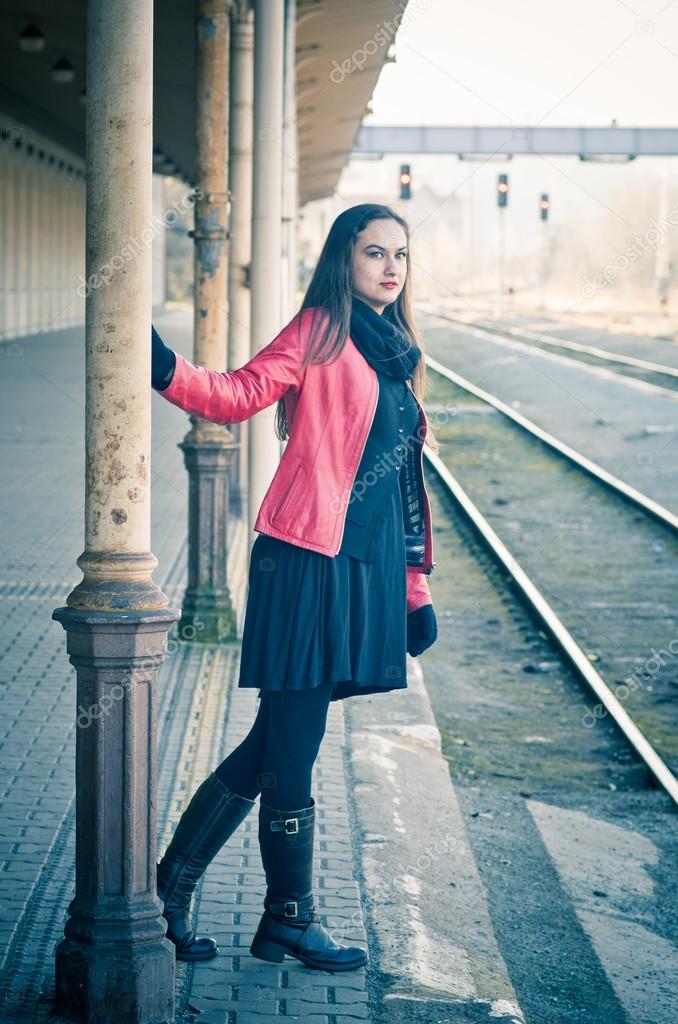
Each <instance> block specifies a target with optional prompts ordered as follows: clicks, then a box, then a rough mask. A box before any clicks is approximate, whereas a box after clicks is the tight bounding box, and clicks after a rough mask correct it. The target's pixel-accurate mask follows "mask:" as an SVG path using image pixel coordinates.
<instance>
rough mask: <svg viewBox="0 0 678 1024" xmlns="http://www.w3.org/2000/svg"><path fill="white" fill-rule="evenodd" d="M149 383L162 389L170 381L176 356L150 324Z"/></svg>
mask: <svg viewBox="0 0 678 1024" xmlns="http://www.w3.org/2000/svg"><path fill="white" fill-rule="evenodd" d="M151 346H152V347H151V385H152V386H153V387H154V388H155V389H156V391H164V390H165V388H168V387H169V386H170V384H171V383H172V377H173V376H174V368H175V366H176V362H177V358H176V356H175V354H174V352H173V351H172V349H171V348H168V347H167V345H166V344H165V342H164V341H163V340H162V338H161V337H160V335H159V334H158V332H157V331H156V329H155V327H154V326H153V324H151Z"/></svg>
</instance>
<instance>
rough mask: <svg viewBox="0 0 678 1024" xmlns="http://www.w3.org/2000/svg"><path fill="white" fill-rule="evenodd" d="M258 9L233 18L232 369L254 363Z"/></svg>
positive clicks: (235, 493)
mask: <svg viewBox="0 0 678 1024" xmlns="http://www.w3.org/2000/svg"><path fill="white" fill-rule="evenodd" d="M253 60H254V9H253V7H252V2H251V0H236V2H235V3H234V4H233V8H232V16H231V86H230V105H231V110H230V119H229V146H230V159H229V170H230V179H229V180H230V185H229V187H230V193H231V219H230V238H229V261H228V315H229V319H228V368H229V369H237V368H238V367H240V366H244V365H245V363H246V362H248V361H249V359H250V357H251V355H252V352H251V350H250V281H249V272H250V258H251V253H252V91H253V87H254V81H253ZM248 428H249V423H248V422H247V421H245V422H244V423H234V424H233V426H232V430H233V434H234V436H235V438H236V439H237V440H238V441H239V442H240V446H239V448H238V449H237V450H236V453H235V457H234V459H233V463H232V471H231V480H230V482H231V498H232V500H231V511H232V512H233V514H235V515H245V514H246V505H247V450H248V439H249V429H248Z"/></svg>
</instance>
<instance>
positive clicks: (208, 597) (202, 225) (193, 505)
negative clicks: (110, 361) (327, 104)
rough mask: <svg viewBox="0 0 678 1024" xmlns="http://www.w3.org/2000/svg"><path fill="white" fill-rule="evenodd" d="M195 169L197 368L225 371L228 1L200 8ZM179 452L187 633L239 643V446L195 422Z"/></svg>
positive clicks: (207, 0)
mask: <svg viewBox="0 0 678 1024" xmlns="http://www.w3.org/2000/svg"><path fill="white" fill-rule="evenodd" d="M196 16H197V20H196V164H197V176H198V189H199V191H198V196H197V200H196V203H195V229H194V231H193V232H192V235H193V238H194V240H195V263H194V266H195V297H194V338H195V355H194V361H195V363H196V364H197V365H198V366H207V367H210V368H211V369H214V370H225V369H226V366H225V362H226V328H227V323H228V311H227V308H226V302H227V295H226V281H227V266H228V264H227V252H226V239H227V231H226V224H227V213H228V193H227V191H226V153H227V131H226V126H227V111H228V51H229V21H230V17H229V16H230V2H229V0H198V3H197V10H196ZM191 423H192V424H193V425H192V428H191V430H190V431H189V433H188V434H187V435H186V437H185V438H184V440H183V441H182V443H181V444H180V445H179V447H180V448H181V449H182V451H183V453H184V462H185V465H186V469H187V470H188V476H189V514H188V588H187V590H186V594H185V597H184V604H183V609H182V615H181V627H180V628H182V629H183V628H184V627H186V626H189V625H190V626H193V627H195V626H197V624H198V622H199V623H200V624H201V631H200V634H199V635H200V639H201V641H202V642H204V643H219V642H220V641H223V640H231V639H235V637H236V636H237V621H236V615H235V610H234V608H233V605H232V603H231V597H230V594H229V591H228V585H227V578H226V577H227V573H226V557H227V544H226V529H227V522H228V504H229V501H228V483H229V467H230V463H231V459H232V458H233V453H234V451H235V448H236V442H235V440H234V437H233V434H232V433H231V432H230V430H228V428H227V427H225V426H222V425H220V424H217V423H212V422H209V421H207V420H201V419H198V418H197V417H195V416H191Z"/></svg>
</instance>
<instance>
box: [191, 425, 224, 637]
mask: <svg viewBox="0 0 678 1024" xmlns="http://www.w3.org/2000/svg"><path fill="white" fill-rule="evenodd" d="M219 431H220V433H219V434H216V433H215V431H214V428H213V427H212V428H211V429H210V427H209V426H208V425H203V424H202V423H200V424H199V425H198V426H196V427H195V428H194V429H193V430H191V431H190V433H189V434H188V435H187V437H186V438H185V439H184V441H182V442H181V444H180V445H179V448H181V450H182V451H183V453H184V464H185V466H186V469H187V471H188V501H189V505H188V586H187V588H186V593H185V595H184V602H183V607H182V612H181V622H180V624H179V630H180V632H181V634H182V635H183V636H186V635H187V632H188V631H190V630H193V635H194V637H195V639H196V640H199V641H201V642H202V643H221V642H223V641H228V640H236V639H237V636H238V626H237V620H236V613H235V609H234V608H233V604H232V602H231V595H230V592H229V589H228V582H227V577H228V574H227V557H228V546H227V533H226V531H227V527H228V492H229V487H228V483H229V474H230V466H231V460H232V458H233V454H234V452H235V450H236V445H235V442H234V440H233V435H232V434H231V433H230V431H228V430H226V429H225V428H223V427H220V428H219Z"/></svg>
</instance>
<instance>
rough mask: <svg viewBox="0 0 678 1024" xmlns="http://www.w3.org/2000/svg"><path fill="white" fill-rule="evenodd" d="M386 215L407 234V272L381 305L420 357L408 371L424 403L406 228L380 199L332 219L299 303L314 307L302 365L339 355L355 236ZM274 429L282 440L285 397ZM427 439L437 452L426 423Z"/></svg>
mask: <svg viewBox="0 0 678 1024" xmlns="http://www.w3.org/2000/svg"><path fill="white" fill-rule="evenodd" d="M388 218H391V219H392V220H394V221H396V222H397V223H398V224H400V226H401V228H403V230H404V232H405V235H406V237H407V243H408V249H407V256H406V260H407V274H406V276H405V284H404V285H403V288H402V291H401V292H400V294H399V295H398V298H397V299H396V300H395V302H392V303H391V304H390V305H388V306H386V308H385V309H384V311H383V313H382V316H383V317H384V318H385V319H386V320H390V321H391V323H393V324H394V325H395V326H396V327H398V328H399V329H400V330H401V331H403V333H404V334H406V335H407V336H408V337H409V339H410V342H411V343H412V344H413V345H415V346H416V347H417V348H418V349H420V350H421V356H420V358H419V361H418V363H417V365H416V367H415V369H414V374H413V376H412V381H411V388H412V391H413V392H414V394H415V396H416V398H417V400H418V401H419V403H420V404H422V405H423V402H424V392H425V390H426V380H427V378H426V361H425V359H424V344H423V341H422V338H421V335H420V333H419V331H418V330H417V327H416V325H415V323H414V319H413V315H412V286H411V284H410V279H411V264H410V250H409V241H410V230H409V226H408V224H407V221H406V220H404V219H403V218H402V217H401V216H400V215H399V214H398V213H396V212H395V210H392V209H391V207H390V206H383V205H382V204H380V203H360V204H359V205H358V206H351V207H350V208H349V209H348V210H344V212H343V213H340V214H339V216H338V217H337V218H336V220H335V221H334V223H333V224H332V227H331V228H330V231H329V234H328V236H327V238H326V239H325V244H324V245H323V248H322V252H321V253H320V256H319V257H318V263H317V264H316V268H315V270H314V272H313V277H312V278H311V280H310V282H309V285H308V288H307V289H306V294H305V295H304V301H303V302H302V304H301V310H304V309H309V308H316V309H317V314H314V316H313V321H312V330H311V341H310V342H309V346H308V350H307V351H306V353H305V355H304V359H303V363H302V366H307V365H308V364H309V363H321V364H322V363H328V362H331V361H332V360H333V359H334V358H336V357H338V356H339V354H340V353H341V351H342V349H343V348H344V345H345V344H346V342H347V340H348V338H349V334H350V331H349V328H350V323H351V305H352V297H353V275H352V266H353V251H354V247H355V240H356V237H357V235H359V234H360V232H361V231H364V229H365V228H366V227H367V225H368V224H369V223H370V222H371V221H373V220H379V219H381V220H386V219H388ZM320 319H324V320H325V321H326V324H325V328H324V329H323V330H322V332H321V331H318V332H317V333H316V330H315V327H316V324H317V323H319V321H320ZM408 383H409V382H408ZM275 432H276V435H277V437H278V438H279V439H280V440H281V441H286V440H287V438H288V437H289V430H288V423H287V414H286V411H285V400H284V397H283V398H280V399H279V400H278V407H277V410H276V417H275ZM426 443H427V445H429V446H430V447H431V449H432V450H433V451H438V443H437V441H436V439H435V437H434V435H433V430H432V428H431V425H430V424H429V430H428V434H427V437H426Z"/></svg>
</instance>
